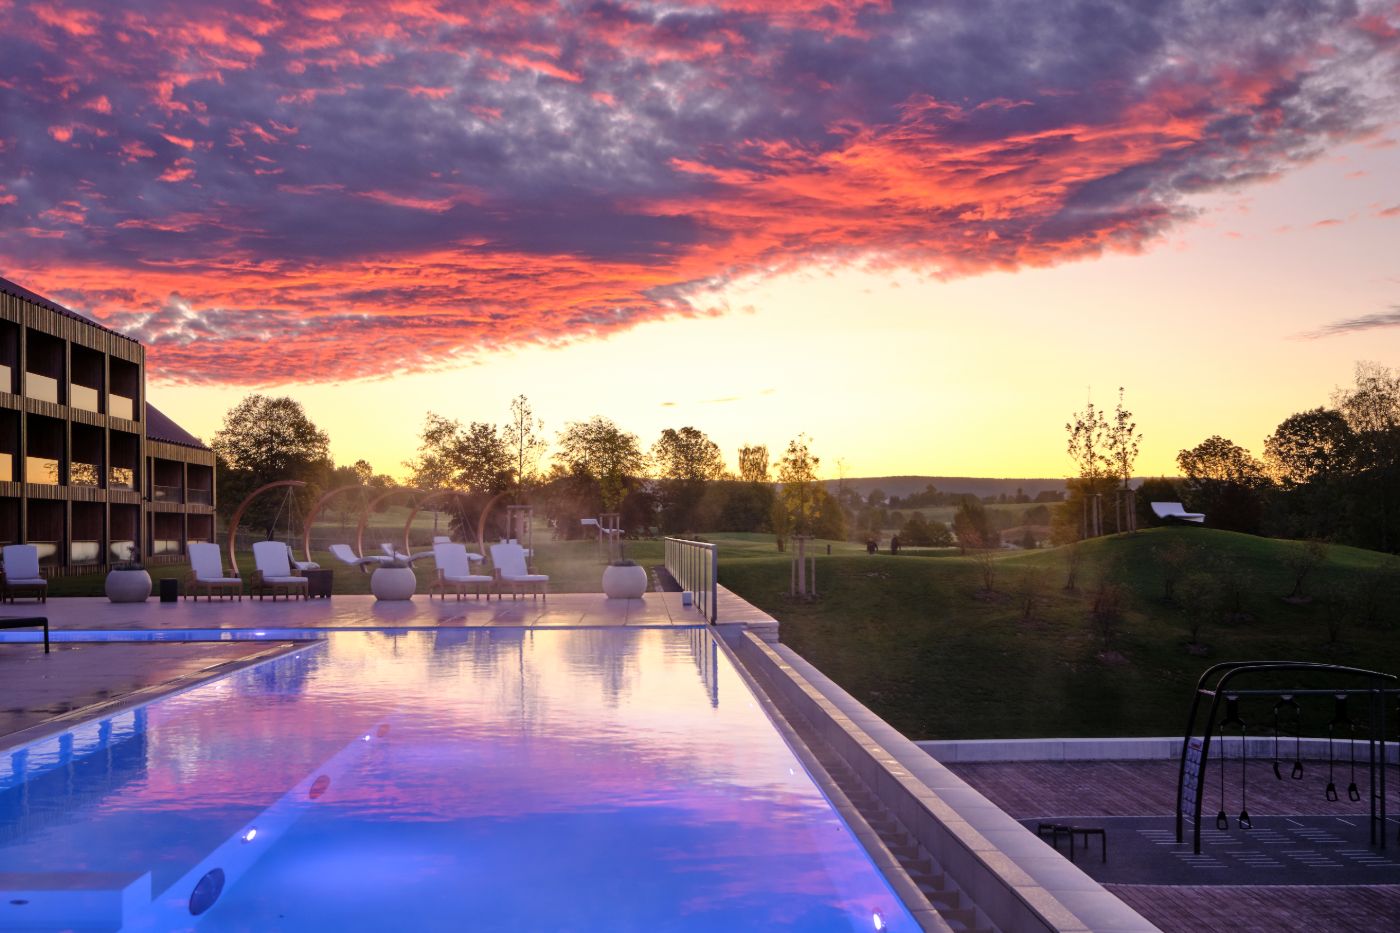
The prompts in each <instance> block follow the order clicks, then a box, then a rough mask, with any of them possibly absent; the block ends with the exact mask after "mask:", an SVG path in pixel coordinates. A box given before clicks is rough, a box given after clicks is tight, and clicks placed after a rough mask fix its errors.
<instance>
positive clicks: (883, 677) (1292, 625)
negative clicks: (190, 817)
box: [50, 518, 1400, 738]
mask: <svg viewBox="0 0 1400 933" xmlns="http://www.w3.org/2000/svg"><path fill="white" fill-rule="evenodd" d="M384 527H386V528H388V527H393V521H392V519H391V520H390V521H388V522H386V523H385V524H384ZM397 527H398V528H400V529H401V528H402V518H400V519H399V523H398V526H397ZM352 531H353V529H352ZM704 537H705V538H706V539H708V540H711V541H714V542H715V543H717V544H718V545H719V548H720V581H721V582H722V583H724V584H725V585H726V586H728V587H730V588H731V589H733V590H734V591H735V592H737V593H739V594H740V595H742V596H743V597H744V598H746V599H748V600H749V601H750V602H752V603H754V604H755V605H758V606H760V607H761V608H763V609H765V610H766V611H768V612H770V613H771V614H772V615H773V616H775V617H776V618H778V619H779V620H780V621H781V622H782V640H783V641H784V642H785V643H786V644H789V645H791V646H792V647H793V648H794V649H796V650H797V651H798V652H800V653H801V654H802V655H803V656H804V657H806V658H808V659H809V660H810V661H812V663H814V664H816V665H817V666H818V667H819V668H821V669H822V670H823V671H825V672H826V673H827V674H828V675H830V676H831V677H832V678H833V679H835V680H836V681H837V682H838V683H840V684H841V685H842V686H844V687H845V688H846V689H847V690H849V691H851V693H853V694H854V695H855V696H857V697H858V698H859V699H860V700H861V701H862V702H864V703H865V704H867V705H868V706H870V708H871V709H873V710H875V711H876V712H877V713H879V714H880V715H881V716H883V717H884V718H885V719H887V720H888V721H889V722H891V723H892V724H893V725H895V726H896V727H897V728H899V729H900V730H901V731H903V732H904V733H905V734H907V735H909V736H911V737H913V738H998V737H1007V738H1010V737H1034V736H1111V735H1172V734H1176V733H1178V732H1179V731H1180V730H1181V728H1182V727H1183V720H1184V718H1185V714H1186V705H1187V703H1188V702H1189V699H1190V692H1191V689H1192V687H1193V686H1194V685H1195V682H1196V678H1197V677H1198V676H1199V675H1200V673H1201V671H1202V670H1204V668H1205V667H1206V666H1208V665H1209V664H1212V663H1215V662H1216V661H1220V660H1245V659H1256V658H1269V659H1278V658H1281V659H1297V660H1309V661H1327V662H1333V663H1342V664H1352V665H1355V666H1359V667H1370V668H1374V669H1378V670H1383V671H1391V672H1400V592H1397V591H1396V590H1397V588H1396V587H1395V586H1393V585H1392V586H1390V587H1388V588H1387V589H1386V590H1384V591H1383V592H1382V597H1383V598H1382V605H1381V611H1380V612H1379V614H1378V615H1379V618H1378V619H1373V620H1369V621H1368V620H1364V619H1362V618H1360V617H1359V616H1358V615H1357V614H1355V613H1352V614H1349V615H1345V616H1344V618H1345V622H1344V624H1343V626H1342V628H1341V630H1340V633H1339V637H1338V639H1337V643H1336V644H1329V637H1330V633H1329V631H1328V627H1327V621H1328V619H1329V618H1335V617H1337V614H1338V612H1340V611H1341V610H1339V609H1338V608H1337V606H1335V605H1333V604H1330V603H1328V602H1327V601H1325V600H1323V599H1318V600H1317V601H1314V602H1312V603H1308V604H1293V603H1289V602H1286V601H1284V600H1283V599H1282V598H1281V597H1282V596H1283V595H1284V594H1286V593H1288V592H1289V591H1290V589H1291V588H1292V584H1293V581H1292V577H1291V575H1290V574H1289V572H1288V569H1287V567H1286V566H1285V564H1284V558H1285V557H1286V555H1287V554H1288V553H1289V552H1290V550H1291V549H1293V548H1296V547H1297V545H1296V544H1294V543H1292V542H1285V541H1277V540H1270V539H1265V538H1256V537H1251V536H1248V535H1238V534H1232V533H1229V532H1222V531H1214V530H1211V529H1203V528H1157V529H1151V530H1147V531H1144V532H1141V533H1139V534H1136V535H1118V536H1112V537H1107V538H1100V539H1098V540H1095V541H1089V542H1085V543H1083V544H1081V545H1079V549H1080V553H1081V555H1082V560H1081V568H1080V571H1079V588H1078V591H1077V592H1068V591H1066V590H1065V589H1064V583H1065V577H1066V567H1067V551H1066V549H1063V548H1060V549H1055V550H1039V551H1007V552H1002V553H999V554H998V555H997V556H996V558H995V560H994V561H993V563H992V572H993V578H994V580H993V590H992V592H991V593H987V592H985V591H984V590H983V586H982V582H983V577H982V568H981V567H980V566H979V565H978V563H977V562H976V561H975V560H974V559H973V558H971V557H965V556H962V555H960V554H959V553H958V552H957V550H956V549H927V550H920V551H915V550H909V551H906V552H905V553H902V554H900V556H898V557H892V556H890V555H889V553H888V552H886V551H882V552H880V553H879V554H876V555H873V556H871V555H867V554H866V553H865V548H864V546H863V545H862V544H859V543H850V542H842V541H831V542H827V541H815V542H811V543H810V544H809V548H810V552H811V553H814V554H816V555H817V581H818V585H819V588H820V591H821V596H820V598H819V599H817V600H815V601H812V602H803V601H799V600H792V599H790V598H789V597H788V596H787V595H786V592H787V587H788V580H789V567H790V555H788V554H780V553H778V552H777V550H776V549H775V547H774V544H773V538H772V536H771V535H757V534H752V535H745V534H712V535H706V536H704ZM367 540H369V539H368V538H367ZM1174 540H1176V541H1181V542H1185V543H1188V544H1190V545H1191V546H1192V547H1193V548H1194V549H1195V553H1196V557H1195V558H1194V560H1195V563H1196V564H1197V565H1198V566H1199V567H1202V568H1204V569H1213V570H1217V571H1218V570H1219V569H1220V568H1222V567H1225V566H1233V567H1234V568H1236V574H1237V576H1238V577H1239V579H1240V580H1241V581H1242V585H1241V589H1242V592H1243V594H1244V597H1243V598H1244V603H1243V609H1244V613H1243V614H1242V615H1241V617H1239V618H1234V619H1231V620H1229V621H1225V620H1222V621H1218V622H1214V623H1212V624H1208V625H1206V626H1205V627H1204V628H1203V629H1202V630H1201V633H1200V640H1201V642H1203V643H1204V645H1205V647H1206V653H1205V654H1204V655H1202V654H1199V653H1193V650H1188V642H1189V641H1190V636H1189V628H1188V624H1187V615H1186V613H1185V611H1184V610H1183V609H1182V608H1180V607H1179V606H1176V605H1171V604H1168V603H1166V602H1165V601H1164V600H1163V599H1162V574H1161V570H1160V565H1159V562H1158V560H1157V558H1156V554H1155V552H1156V550H1157V549H1158V548H1159V547H1162V546H1165V545H1167V544H1169V543H1170V542H1172V541H1174ZM535 544H536V550H537V552H538V553H537V558H536V565H537V567H538V568H539V569H540V570H541V571H542V572H544V573H547V574H549V575H550V578H551V579H550V590H551V592H598V591H599V589H600V588H601V577H602V570H603V560H602V557H601V555H600V554H599V552H598V549H597V546H596V544H595V543H594V542H592V541H570V542H554V541H548V540H537V541H536V542H535ZM828 545H830V548H831V553H830V555H828V554H827V546H828ZM663 551H664V545H663V543H662V542H661V541H660V540H655V541H628V542H627V556H628V557H629V558H632V559H634V560H636V561H637V562H638V563H639V564H642V565H643V566H648V567H650V566H654V565H657V564H660V563H661V562H662V556H663ZM239 556H240V566H241V567H242V569H243V573H244V575H245V576H246V575H248V574H249V573H250V572H251V570H252V557H251V554H247V553H242V554H240V555H239ZM316 558H317V560H318V561H319V562H320V563H321V564H322V565H323V566H325V567H330V568H333V569H335V570H336V574H335V592H336V593H368V592H369V576H368V575H367V574H362V573H360V572H359V571H357V570H354V569H352V568H350V567H348V566H345V565H343V564H340V563H339V562H338V561H336V560H335V559H333V558H331V557H330V556H329V554H325V553H320V554H317V555H316ZM150 570H151V575H152V577H155V578H160V577H167V576H175V577H183V576H184V575H185V574H186V572H187V568H186V567H185V566H183V565H171V566H164V567H152V568H150ZM415 570H416V571H417V573H418V576H419V593H426V592H427V589H428V585H429V583H430V581H431V577H432V575H433V573H434V569H433V563H432V561H431V560H425V561H420V562H419V563H418V565H416V567H415ZM1381 571H1390V572H1392V573H1400V559H1397V558H1394V557H1391V556H1388V555H1384V554H1379V553H1376V552H1372V551H1363V550H1358V549H1355V548H1345V547H1333V548H1332V549H1331V551H1330V554H1329V559H1328V563H1327V565H1326V566H1325V567H1324V568H1322V569H1321V570H1319V571H1318V572H1317V573H1316V574H1315V578H1314V579H1313V580H1311V581H1310V582H1309V588H1310V590H1312V591H1313V592H1314V593H1315V594H1324V593H1327V592H1329V591H1330V590H1334V589H1336V588H1337V587H1339V586H1340V587H1345V586H1356V585H1359V584H1360V583H1361V582H1362V581H1363V580H1366V579H1372V578H1374V575H1375V574H1376V573H1377V572H1381ZM1100 579H1108V580H1111V581H1114V582H1116V583H1118V584H1119V585H1120V586H1121V587H1122V592H1123V611H1122V620H1121V622H1120V624H1119V625H1118V627H1117V632H1116V634H1114V635H1113V637H1112V638H1111V640H1110V641H1109V642H1108V643H1107V644H1106V643H1105V642H1104V640H1103V637H1102V634H1101V632H1100V631H1099V629H1098V628H1096V626H1095V625H1094V624H1093V623H1092V621H1091V618H1090V608H1091V606H1092V603H1093V600H1094V592H1095V590H1096V589H1097V585H1098V581H1099V580H1100ZM1397 579H1400V577H1397ZM102 582H103V578H102V576H101V575H100V574H94V575H90V576H83V577H64V578H59V579H55V580H53V581H51V582H50V591H51V593H52V594H53V595H55V596H64V595H83V596H97V595H101V593H102ZM1028 585H1029V587H1030V589H1033V590H1034V591H1035V592H1036V593H1037V602H1038V605H1037V606H1036V608H1035V610H1034V612H1032V613H1031V617H1030V618H1029V619H1026V618H1024V612H1023V604H1024V595H1025V593H1026V591H1027V589H1028ZM1196 650H1199V649H1196Z"/></svg>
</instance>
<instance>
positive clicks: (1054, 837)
mask: <svg viewBox="0 0 1400 933" xmlns="http://www.w3.org/2000/svg"><path fill="white" fill-rule="evenodd" d="M1076 833H1078V834H1079V835H1080V836H1082V837H1083V839H1084V849H1085V851H1088V849H1089V837H1090V836H1098V837H1099V846H1100V851H1099V855H1100V861H1103V862H1107V861H1108V830H1106V829H1104V828H1103V827H1102V826H1067V825H1065V824H1063V823H1037V824H1036V827H1035V834H1036V835H1037V836H1039V837H1040V838H1042V839H1044V838H1045V837H1046V835H1047V834H1048V835H1049V836H1050V844H1051V845H1052V846H1054V847H1055V849H1056V851H1058V850H1059V848H1060V837H1061V836H1068V837H1069V860H1070V861H1071V862H1073V861H1074V836H1075V834H1076Z"/></svg>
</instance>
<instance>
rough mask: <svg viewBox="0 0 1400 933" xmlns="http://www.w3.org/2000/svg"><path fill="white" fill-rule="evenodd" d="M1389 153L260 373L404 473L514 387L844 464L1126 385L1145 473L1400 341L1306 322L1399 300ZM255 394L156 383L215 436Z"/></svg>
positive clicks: (360, 451)
mask: <svg viewBox="0 0 1400 933" xmlns="http://www.w3.org/2000/svg"><path fill="white" fill-rule="evenodd" d="M1387 175H1388V177H1392V178H1393V177H1400V147H1395V146H1391V147H1389V148H1382V147H1376V146H1367V145H1364V144H1356V145H1352V146H1348V147H1344V148H1343V149H1341V150H1338V152H1337V153H1335V154H1334V155H1332V156H1331V157H1329V158H1328V159H1326V160H1325V161H1321V162H1318V163H1316V164H1314V165H1312V166H1309V167H1308V168H1306V169H1303V170H1301V171H1298V172H1296V173H1294V174H1292V175H1290V176H1288V177H1285V178H1284V179H1282V180H1280V181H1277V182H1274V183H1272V184H1269V185H1265V186H1263V187H1257V188H1252V189H1250V194H1249V196H1248V197H1244V196H1216V197H1213V198H1211V199H1210V200H1209V201H1203V202H1201V204H1200V205H1199V206H1200V208H1201V211H1202V213H1201V215H1200V217H1199V218H1198V219H1197V220H1196V221H1195V222H1193V223H1191V224H1189V225H1186V226H1184V227H1181V228H1178V229H1176V230H1174V231H1173V232H1172V233H1171V234H1170V235H1169V236H1168V238H1167V239H1166V240H1165V241H1163V242H1161V243H1159V244H1158V245H1157V246H1156V247H1155V248H1154V249H1152V250H1150V251H1149V252H1147V253H1145V254H1143V255H1138V256H1129V255H1111V256H1106V257H1103V258H1101V259H1098V260H1093V261H1086V262H1080V263H1073V264H1069V265H1064V266H1058V267H1055V268H1051V269H1036V270H1025V271H1021V272H1016V273H996V274H989V275H983V276H979V277H975V278H967V279H959V280H955V281H951V282H939V281H934V280H926V279H921V278H920V277H919V276H918V275H917V274H916V273H914V272H910V271H907V270H906V271H886V270H880V271H857V270H850V269H839V270H834V271H831V272H829V273H827V272H822V271H814V270H808V271H806V272H804V273H801V274H793V275H787V276H782V277H778V278H773V279H768V280H764V281H757V282H743V283H736V284H735V285H733V286H731V287H730V288H729V289H728V291H727V292H726V294H725V295H724V296H723V298H724V301H725V302H726V304H727V308H728V310H727V312H726V313H721V314H718V315H716V316H714V317H701V318H693V319H686V320H674V321H666V322H661V323H655V324H648V325H644V326H641V327H638V328H636V329H635V330H632V331H630V332H627V333H624V334H621V335H619V336H615V337H613V338H611V339H609V340H606V341H581V342H578V343H575V344H573V345H571V346H567V347H562V348H546V347H525V348H520V349H517V350H514V351H510V352H503V353H497V354H492V355H490V356H487V357H483V358H482V359H480V360H479V361H478V362H477V363H476V364H474V365H467V366H463V367H461V368H460V369H456V370H453V371H451V372H441V373H434V374H424V375H415V376H408V377H403V378H396V379H391V380H384V381H375V382H346V383H342V384H336V385H296V386H287V387H281V388H276V387H274V388H271V389H268V390H267V391H271V392H277V393H286V394H290V395H292V396H293V397H295V398H297V399H299V400H300V401H301V402H302V403H303V404H304V405H305V406H306V408H307V411H308V413H309V414H310V416H311V418H312V419H313V420H314V421H315V422H316V423H317V424H318V425H320V426H321V427H322V428H324V429H325V430H327V431H328V432H329V433H330V435H331V441H332V450H333V453H334V456H335V458H336V460H337V462H341V463H349V462H353V461H354V460H356V459H358V458H364V459H366V460H369V461H370V463H371V464H373V466H374V467H375V469H376V470H378V471H380V472H389V473H394V474H402V473H403V472H404V471H403V468H402V462H403V461H404V460H406V459H408V458H410V457H412V456H413V454H414V452H415V449H416V447H417V432H418V430H419V429H420V428H421V425H422V421H423V416H424V414H425V413H426V412H428V411H435V412H438V413H440V414H443V415H447V416H449V417H454V418H460V419H463V420H473V419H475V420H482V421H492V422H504V421H505V420H506V418H507V416H508V413H509V411H508V407H509V401H510V399H511V398H512V397H513V396H515V395H517V394H520V393H524V394H526V395H528V396H529V398H530V400H531V402H532V403H533V404H534V407H535V410H536V413H537V414H538V415H539V416H541V417H542V418H544V419H545V422H546V429H547V433H548V434H549V436H550V437H551V438H552V437H553V434H554V432H555V431H557V430H558V429H559V428H561V427H562V426H563V424H564V423H565V422H566V421H571V420H579V419H584V418H588V417H590V416H591V415H594V414H604V415H607V416H609V417H611V418H613V419H614V420H616V421H617V422H618V423H620V424H621V425H622V426H624V427H625V428H627V429H628V430H631V431H634V432H636V433H637V434H638V435H639V436H640V437H641V438H642V440H643V442H644V444H646V445H650V444H651V442H652V441H653V440H655V438H656V437H657V435H658V434H659V433H660V432H661V430H662V429H663V428H666V427H677V426H681V425H687V424H690V425H695V426H696V427H699V428H700V429H702V430H704V431H706V432H707V433H708V434H709V435H710V436H711V437H712V438H714V440H715V441H716V442H718V443H719V444H720V446H721V447H722V448H723V450H724V453H725V456H726V459H727V460H728V461H729V463H730V465H731V467H732V466H733V464H734V459H735V450H736V449H737V447H738V446H739V445H740V444H742V443H745V442H759V443H766V444H767V445H768V446H769V448H770V450H771V451H775V452H776V451H777V450H779V449H781V448H782V447H783V446H784V445H785V444H786V442H787V441H788V439H790V438H791V437H793V436H794V435H795V434H797V433H798V432H799V431H805V432H807V433H808V434H810V435H811V436H812V437H813V438H814V440H815V450H816V452H817V454H818V455H819V456H821V457H822V461H823V462H822V472H823V473H824V474H825V475H828V476H835V475H836V471H837V461H838V459H839V460H842V461H844V469H845V473H846V475H848V476H861V475H865V476H870V475H885V474H901V473H907V474H935V475H949V476H956V475H972V476H1063V475H1065V474H1066V473H1067V472H1069V470H1070V468H1071V466H1070V463H1069V460H1068V458H1067V457H1066V456H1065V454H1064V446H1065V433H1064V427H1063V426H1064V423H1065V421H1066V420H1068V418H1069V417H1070V415H1071V413H1072V412H1074V411H1075V410H1077V409H1079V408H1081V407H1082V406H1083V404H1084V402H1085V400H1086V399H1087V398H1088V397H1090V396H1091V395H1092V397H1093V399H1094V401H1095V402H1097V403H1099V404H1100V405H1105V406H1108V407H1110V408H1111V407H1112V405H1113V402H1114V401H1115V397H1116V393H1117V387H1118V386H1120V385H1121V386H1124V387H1126V389H1127V402H1128V407H1129V408H1131V409H1132V410H1133V411H1134V413H1135V414H1136V419H1137V422H1138V424H1139V426H1140V428H1141V430H1142V432H1143V445H1142V453H1141V457H1140V459H1139V461H1138V467H1137V472H1139V473H1140V474H1155V473H1174V472H1175V463H1174V461H1175V456H1176V452H1177V451H1178V450H1180V449H1181V448H1183V447H1187V446H1192V445H1194V444H1196V443H1198V442H1199V441H1200V440H1202V439H1203V438H1205V437H1207V436H1208V435H1211V434H1222V435H1225V436H1227V437H1230V438H1231V439H1233V440H1234V441H1235V442H1237V443H1239V444H1242V445H1244V446H1246V447H1249V448H1251V449H1252V450H1254V451H1255V452H1256V453H1258V452H1260V451H1261V449H1262V446H1263V438H1264V437H1265V436H1266V435H1267V434H1268V433H1270V432H1271V431H1272V430H1273V428H1274V427H1275V426H1276V425H1277V424H1278V422H1279V421H1281V420H1282V419H1283V418H1284V417H1286V416H1287V415H1289V414H1291V413H1293V412H1295V411H1299V410H1302V409H1305V408H1310V407H1313V406H1316V405H1320V404H1325V403H1326V402H1327V399H1328V397H1329V395H1330V394H1331V392H1332V390H1333V389H1334V388H1335V387H1337V386H1339V385H1345V384H1347V383H1348V382H1349V381H1350V379H1351V372H1352V367H1353V364H1354V362H1355V361H1356V360H1358V359H1375V360H1379V361H1380V362H1382V363H1386V364H1387V365H1395V364H1397V363H1400V353H1397V350H1400V329H1377V330H1369V331H1365V332H1362V333H1358V334H1355V335H1350V336H1341V337H1332V338H1327V339H1323V340H1300V339H1295V338H1296V335H1298V334H1299V333H1302V332H1306V331H1311V330H1315V329H1316V328H1318V327H1320V326H1322V325H1323V324H1325V323H1327V322H1330V321H1333V320H1336V319H1339V318H1350V317H1358V316H1361V315H1365V314H1372V313H1377V312H1381V311H1384V310H1386V309H1387V308H1389V307H1390V306H1391V305H1393V304H1394V303H1395V302H1396V296H1397V293H1400V289H1398V288H1397V280H1396V279H1395V277H1394V276H1395V267H1394V245H1395V243H1396V242H1397V239H1400V217H1396V216H1384V215H1383V214H1382V210H1383V209H1384V208H1386V207H1389V206H1390V205H1384V204H1377V203H1375V201H1374V197H1375V191H1376V186H1375V185H1374V184H1363V183H1361V181H1362V180H1364V179H1365V178H1368V177H1372V178H1374V177H1387ZM1333 219H1335V220H1340V221H1341V223H1337V224H1325V225H1322V226H1315V224H1318V223H1319V222H1322V221H1328V220H1333ZM158 375H159V374H157V373H153V374H152V378H153V379H156V378H157V377H158ZM244 394H245V391H244V390H242V389H225V388H187V387H180V388H178V389H174V388H162V387H161V386H160V385H159V383H158V382H156V383H155V384H153V386H152V390H151V398H152V401H153V402H154V403H155V404H156V405H158V406H159V407H161V408H163V409H164V410H165V411H166V412H167V413H168V414H170V415H171V416H172V417H174V418H175V419H176V420H177V421H178V422H180V423H181V424H183V425H185V426H186V427H188V428H189V429H190V430H192V431H195V432H196V433H198V434H200V435H201V436H203V437H204V438H205V439H206V440H208V439H209V438H210V437H211V436H212V434H213V433H214V431H215V430H217V428H218V425H219V423H220V422H221V420H222V417H223V413H224V412H225V411H226V410H227V409H228V408H229V407H230V406H231V405H233V404H234V403H235V402H236V401H237V400H238V399H239V398H241V397H242V396H243V395H244Z"/></svg>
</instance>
